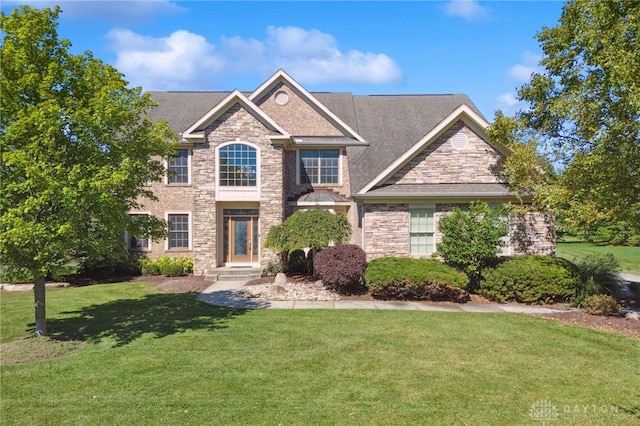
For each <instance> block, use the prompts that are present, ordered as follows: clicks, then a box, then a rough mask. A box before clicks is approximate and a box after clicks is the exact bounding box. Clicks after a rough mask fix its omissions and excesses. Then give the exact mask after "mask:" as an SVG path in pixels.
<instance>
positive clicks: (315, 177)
mask: <svg viewBox="0 0 640 426" xmlns="http://www.w3.org/2000/svg"><path fill="white" fill-rule="evenodd" d="M339 159H340V151H338V150H337V149H331V150H318V149H306V150H301V151H300V183H316V184H317V183H320V184H322V183H326V184H332V183H336V184H337V183H338V182H339V172H338V171H339V167H338V164H339Z"/></svg>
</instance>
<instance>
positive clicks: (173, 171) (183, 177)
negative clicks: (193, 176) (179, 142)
mask: <svg viewBox="0 0 640 426" xmlns="http://www.w3.org/2000/svg"><path fill="white" fill-rule="evenodd" d="M168 169H169V179H168V181H169V183H189V150H188V149H179V150H178V152H177V153H176V155H175V156H174V157H172V158H170V159H169V164H168Z"/></svg>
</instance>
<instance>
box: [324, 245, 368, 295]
mask: <svg viewBox="0 0 640 426" xmlns="http://www.w3.org/2000/svg"><path fill="white" fill-rule="evenodd" d="M314 266H315V270H316V274H317V275H318V277H320V279H321V280H322V281H323V282H324V284H325V285H326V286H327V287H330V288H332V289H334V290H335V291H337V292H339V293H343V294H355V293H362V292H363V291H364V290H366V287H365V285H364V270H365V268H366V267H367V254H366V253H365V252H364V250H362V249H361V248H360V247H358V246H357V245H355V244H339V245H337V246H332V247H327V248H325V249H323V250H322V251H320V252H318V253H317V254H316V256H315V260H314Z"/></svg>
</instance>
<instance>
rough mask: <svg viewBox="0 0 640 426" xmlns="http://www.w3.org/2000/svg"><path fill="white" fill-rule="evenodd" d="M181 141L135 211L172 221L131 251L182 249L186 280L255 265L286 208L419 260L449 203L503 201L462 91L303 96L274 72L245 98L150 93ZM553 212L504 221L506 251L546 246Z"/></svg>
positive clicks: (366, 244) (489, 151)
mask: <svg viewBox="0 0 640 426" xmlns="http://www.w3.org/2000/svg"><path fill="white" fill-rule="evenodd" d="M152 97H153V98H154V99H155V100H156V101H157V102H158V103H159V107H158V108H156V109H154V110H153V111H152V112H151V116H152V118H153V119H155V120H165V121H167V122H168V123H169V125H170V126H171V127H172V128H173V129H174V130H175V132H176V135H177V136H178V138H179V139H180V146H179V147H178V154H177V156H176V157H175V158H173V159H171V160H170V161H168V163H167V169H168V170H169V171H170V172H171V173H169V174H168V176H167V177H166V179H165V181H164V182H161V183H153V184H152V188H151V189H152V190H153V192H154V193H155V195H156V196H157V197H158V200H157V201H153V202H150V201H145V207H144V209H143V210H141V211H136V212H131V214H132V215H135V214H152V215H156V216H158V217H162V218H165V219H166V220H168V221H169V223H170V232H169V237H168V238H167V239H166V240H165V241H162V242H150V241H147V240H142V239H135V238H131V239H129V241H130V244H131V247H130V248H131V249H135V250H143V251H146V252H147V254H148V255H149V256H150V257H157V256H161V255H169V256H186V257H193V259H194V263H195V267H194V272H195V273H196V274H202V273H204V272H205V271H207V270H211V269H214V268H216V267H220V266H254V267H264V266H265V265H267V263H269V262H275V261H276V254H275V253H273V252H272V251H270V250H268V249H266V248H264V247H263V244H264V241H265V239H266V237H267V234H268V233H269V229H270V228H271V226H273V225H276V224H279V223H281V222H282V221H283V220H285V219H286V218H287V217H288V216H289V215H291V214H292V213H293V212H294V211H296V210H298V209H305V208H311V207H320V208H323V209H329V210H330V211H332V212H335V213H346V214H347V216H348V218H349V220H350V223H351V225H352V229H353V236H352V242H353V243H355V244H358V245H360V246H361V247H362V248H363V249H364V250H365V251H366V252H367V255H368V257H369V259H371V258H375V257H380V256H420V257H424V256H430V255H431V254H432V253H433V252H434V251H435V249H436V243H437V242H438V241H439V240H440V239H441V235H439V232H438V227H437V224H438V220H439V218H440V217H441V216H442V215H443V214H446V213H447V212H449V211H450V210H451V209H452V207H453V206H455V205H467V204H468V203H469V202H471V201H475V200H482V201H486V202H488V203H490V204H501V203H505V202H509V201H515V198H514V197H513V195H511V194H510V193H509V190H508V186H507V182H506V181H505V178H504V176H502V173H501V170H502V164H503V163H504V160H505V158H506V157H507V156H508V155H509V149H508V148H506V147H505V146H501V145H496V144H491V143H489V141H488V139H487V137H486V135H485V133H484V129H485V128H486V127H487V126H488V123H487V122H486V120H485V119H484V118H483V116H482V115H481V114H480V112H479V111H478V110H477V108H476V107H475V106H474V105H473V103H472V102H471V101H470V99H469V98H468V97H467V96H465V95H379V96H360V95H352V94H351V93H309V92H308V91H307V90H306V89H305V88H304V87H302V86H301V85H300V84H298V83H297V82H296V81H295V80H294V79H293V78H291V77H290V76H289V75H287V74H286V73H285V72H284V71H282V70H281V71H278V72H276V73H275V74H274V75H273V76H271V77H270V78H269V79H268V80H267V81H265V82H264V83H263V84H262V85H261V86H260V87H258V88H257V89H256V90H255V91H253V92H251V93H245V92H240V91H237V90H234V91H232V92H153V93H152ZM554 251H555V237H554V232H553V218H552V216H549V215H545V214H536V213H531V214H528V215H526V216H524V217H517V218H512V225H511V233H510V237H509V246H508V248H507V250H506V252H507V253H509V254H519V253H537V254H553V252H554Z"/></svg>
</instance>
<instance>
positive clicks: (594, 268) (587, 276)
mask: <svg viewBox="0 0 640 426" xmlns="http://www.w3.org/2000/svg"><path fill="white" fill-rule="evenodd" d="M574 262H575V264H576V268H577V271H578V275H579V276H580V282H581V287H580V289H579V292H578V294H577V297H576V300H575V303H576V304H579V303H580V302H581V301H582V300H583V299H584V298H585V297H588V296H591V295H595V294H606V295H609V296H613V297H619V296H620V294H621V291H622V280H621V278H620V276H619V275H618V270H619V269H620V265H619V264H618V261H617V260H616V258H615V257H614V256H613V254H611V253H607V254H604V255H601V254H591V255H589V256H587V257H585V258H584V259H581V260H578V261H575V260H574Z"/></svg>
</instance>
